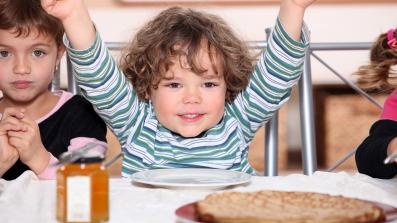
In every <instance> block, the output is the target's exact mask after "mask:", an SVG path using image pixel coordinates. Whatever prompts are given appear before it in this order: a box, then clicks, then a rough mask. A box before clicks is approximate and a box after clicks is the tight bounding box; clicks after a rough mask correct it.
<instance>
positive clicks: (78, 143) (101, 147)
mask: <svg viewBox="0 0 397 223" xmlns="http://www.w3.org/2000/svg"><path fill="white" fill-rule="evenodd" d="M91 142H93V143H96V144H98V146H96V147H94V148H92V150H96V151H97V152H100V153H102V154H103V155H105V153H106V149H107V144H106V143H105V142H102V141H99V140H97V139H94V138H86V137H78V138H74V139H72V140H70V145H69V146H68V151H74V150H76V149H79V148H81V147H83V146H84V145H86V144H88V143H91ZM50 156H51V158H50V162H48V166H47V167H46V168H45V169H44V170H43V172H41V173H40V174H39V175H38V177H39V179H41V180H53V179H55V178H56V171H57V169H58V167H57V166H54V165H53V164H55V163H56V162H58V159H57V158H55V157H54V156H53V155H52V154H51V153H50Z"/></svg>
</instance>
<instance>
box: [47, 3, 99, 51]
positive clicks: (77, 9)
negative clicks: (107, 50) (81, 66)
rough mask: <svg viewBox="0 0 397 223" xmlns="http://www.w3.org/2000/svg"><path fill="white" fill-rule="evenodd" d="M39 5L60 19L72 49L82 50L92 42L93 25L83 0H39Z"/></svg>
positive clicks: (93, 38)
mask: <svg viewBox="0 0 397 223" xmlns="http://www.w3.org/2000/svg"><path fill="white" fill-rule="evenodd" d="M41 5H42V7H43V8H44V10H45V11H46V12H47V13H48V14H50V15H52V16H54V17H57V18H58V19H60V20H61V21H62V24H63V26H64V29H65V33H66V35H67V36H68V39H69V41H70V43H71V45H72V47H73V48H74V49H76V50H84V49H87V48H89V47H90V46H91V45H92V44H93V43H94V41H95V27H94V24H93V23H92V21H91V18H90V15H89V13H88V9H87V7H86V6H85V4H84V1H83V0H41Z"/></svg>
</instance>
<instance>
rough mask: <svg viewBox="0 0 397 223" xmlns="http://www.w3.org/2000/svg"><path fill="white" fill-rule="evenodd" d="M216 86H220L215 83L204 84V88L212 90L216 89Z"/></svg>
mask: <svg viewBox="0 0 397 223" xmlns="http://www.w3.org/2000/svg"><path fill="white" fill-rule="evenodd" d="M216 86H218V85H217V84H216V83H213V82H207V83H204V87H206V88H212V87H216Z"/></svg>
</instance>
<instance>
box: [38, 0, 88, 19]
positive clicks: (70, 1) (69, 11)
mask: <svg viewBox="0 0 397 223" xmlns="http://www.w3.org/2000/svg"><path fill="white" fill-rule="evenodd" d="M81 4H82V0H41V6H42V7H43V9H44V10H45V11H46V12H47V13H48V14H50V15H52V16H54V17H57V18H58V19H60V20H61V21H65V20H67V19H68V18H69V17H71V16H73V13H74V12H76V9H77V8H78V7H80V5H81Z"/></svg>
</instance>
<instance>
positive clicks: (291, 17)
mask: <svg viewBox="0 0 397 223" xmlns="http://www.w3.org/2000/svg"><path fill="white" fill-rule="evenodd" d="M314 1H316V0H283V1H282V2H281V5H280V12H279V19H280V21H281V24H282V25H283V27H284V29H285V31H287V33H288V35H289V36H290V37H292V38H293V39H295V40H296V41H299V39H300V35H301V28H302V23H303V15H304V13H305V10H306V8H307V7H308V6H309V5H311V4H312V3H313V2H314Z"/></svg>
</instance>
